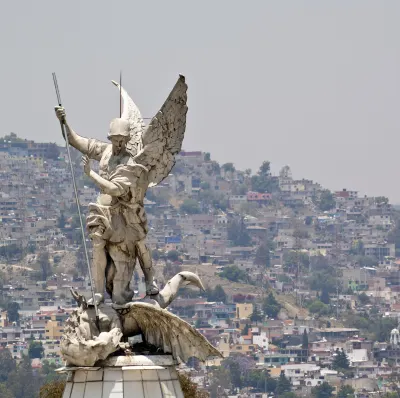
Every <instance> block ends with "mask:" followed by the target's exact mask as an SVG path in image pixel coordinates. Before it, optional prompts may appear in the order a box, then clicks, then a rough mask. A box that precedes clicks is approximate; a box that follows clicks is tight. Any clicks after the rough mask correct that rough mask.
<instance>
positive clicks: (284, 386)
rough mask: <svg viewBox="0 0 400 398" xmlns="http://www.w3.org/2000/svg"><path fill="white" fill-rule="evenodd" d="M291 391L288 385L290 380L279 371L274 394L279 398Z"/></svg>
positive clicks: (290, 386)
mask: <svg viewBox="0 0 400 398" xmlns="http://www.w3.org/2000/svg"><path fill="white" fill-rule="evenodd" d="M291 389H292V385H291V384H290V380H289V379H288V378H287V377H286V376H285V372H283V371H281V374H280V375H279V379H278V384H277V386H276V391H275V392H276V393H277V394H278V396H281V395H282V394H284V393H285V392H290V391H291Z"/></svg>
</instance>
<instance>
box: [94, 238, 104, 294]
mask: <svg viewBox="0 0 400 398" xmlns="http://www.w3.org/2000/svg"><path fill="white" fill-rule="evenodd" d="M92 242H93V261H92V277H93V281H94V291H95V293H100V294H101V295H102V297H104V285H105V281H106V266H107V254H106V249H105V246H106V241H105V240H104V239H102V238H101V237H100V236H98V235H97V234H96V233H94V234H93V235H92Z"/></svg>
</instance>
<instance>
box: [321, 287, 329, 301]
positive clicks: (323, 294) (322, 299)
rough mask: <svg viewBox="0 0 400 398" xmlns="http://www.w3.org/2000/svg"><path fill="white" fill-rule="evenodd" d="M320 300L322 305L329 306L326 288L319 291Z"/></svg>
mask: <svg viewBox="0 0 400 398" xmlns="http://www.w3.org/2000/svg"><path fill="white" fill-rule="evenodd" d="M320 300H321V301H322V302H323V303H324V304H329V303H330V302H331V299H330V297H329V291H328V289H327V288H326V287H324V288H323V289H322V290H321V296H320Z"/></svg>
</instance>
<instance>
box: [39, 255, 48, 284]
mask: <svg viewBox="0 0 400 398" xmlns="http://www.w3.org/2000/svg"><path fill="white" fill-rule="evenodd" d="M37 261H38V263H39V266H40V269H41V273H42V280H43V281H45V280H47V277H48V276H49V275H50V273H51V265H50V260H49V253H48V252H47V251H43V252H41V253H39V256H38V260H37Z"/></svg>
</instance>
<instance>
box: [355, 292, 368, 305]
mask: <svg viewBox="0 0 400 398" xmlns="http://www.w3.org/2000/svg"><path fill="white" fill-rule="evenodd" d="M358 300H359V302H360V303H361V304H362V305H365V304H369V302H370V300H369V297H368V295H367V294H365V293H364V292H362V293H361V294H359V295H358Z"/></svg>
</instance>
